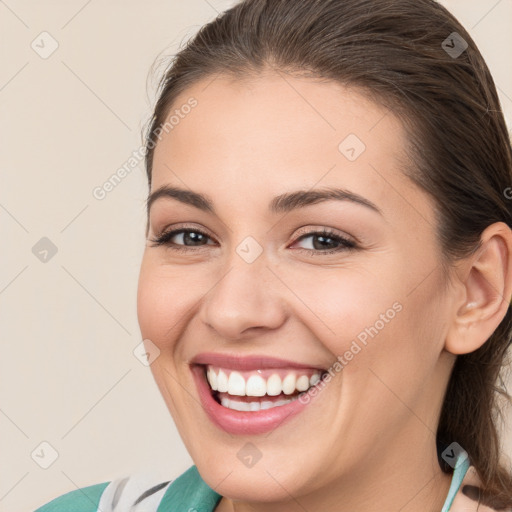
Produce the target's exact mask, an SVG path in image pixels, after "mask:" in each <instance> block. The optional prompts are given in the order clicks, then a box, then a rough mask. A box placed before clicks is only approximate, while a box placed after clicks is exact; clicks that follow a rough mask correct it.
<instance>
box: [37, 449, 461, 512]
mask: <svg viewBox="0 0 512 512" xmlns="http://www.w3.org/2000/svg"><path fill="white" fill-rule="evenodd" d="M468 468H469V461H468V459H467V458H461V457H459V459H458V460H457V464H456V465H455V469H454V472H453V476H452V482H451V486H450V489H449V491H448V495H447V497H446V501H445V503H444V505H443V508H442V510H441V512H449V510H450V507H451V505H452V503H453V500H454V498H455V496H456V494H457V493H458V492H459V489H460V486H461V484H462V481H463V479H464V476H465V475H466V472H467V470H468ZM109 484H110V482H104V483H101V484H96V485H91V486H89V487H83V488H81V489H76V490H74V491H71V492H68V493H67V494H64V495H62V496H59V497H58V498H56V499H54V500H53V501H51V502H50V503H47V504H46V505H43V506H42V507H40V508H38V509H37V510H36V511H35V512H98V507H99V505H100V500H101V498H102V495H103V493H104V492H105V489H106V488H107V487H108V485H109ZM166 487H167V488H166V490H165V493H164V494H163V496H162V498H161V500H160V501H159V503H158V506H157V508H156V509H154V508H153V509H147V508H145V509H144V510H145V511H147V512H150V510H154V511H155V512H175V511H176V512H189V511H194V512H213V511H214V510H215V507H216V506H217V504H218V503H219V501H220V500H221V498H222V496H221V495H220V494H218V493H216V492H215V491H214V490H213V489H211V488H210V487H209V486H208V485H207V484H206V482H205V481H204V480H203V479H202V478H201V475H200V474H199V472H198V471H197V467H196V466H192V467H190V468H189V469H188V470H187V471H185V472H184V473H183V474H181V475H180V476H179V477H178V478H176V479H175V480H173V481H172V482H170V483H169V485H167V486H166ZM148 492H149V491H148ZM146 494H147V493H146ZM141 497H142V496H141ZM141 497H139V500H138V501H139V503H141V505H142V504H143V503H144V499H142V501H141V500H140V498H141ZM142 506H143V505H142ZM110 510H115V509H114V508H110V509H107V510H105V509H104V508H103V507H102V508H101V512H110ZM134 510H137V509H136V508H135V509H134ZM140 510H142V508H141V509H140ZM120 512H121V511H120ZM123 512H124V511H123Z"/></svg>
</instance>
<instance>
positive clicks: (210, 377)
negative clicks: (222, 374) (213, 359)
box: [207, 366, 217, 391]
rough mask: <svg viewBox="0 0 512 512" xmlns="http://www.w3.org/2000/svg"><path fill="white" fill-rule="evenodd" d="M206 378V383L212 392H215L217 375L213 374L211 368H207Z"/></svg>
mask: <svg viewBox="0 0 512 512" xmlns="http://www.w3.org/2000/svg"><path fill="white" fill-rule="evenodd" d="M207 376H208V382H209V383H210V386H211V388H212V389H213V390H214V391H217V375H216V374H215V372H214V371H213V368H212V367H211V366H210V367H208V371H207Z"/></svg>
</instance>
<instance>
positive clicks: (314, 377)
mask: <svg viewBox="0 0 512 512" xmlns="http://www.w3.org/2000/svg"><path fill="white" fill-rule="evenodd" d="M317 382H320V375H318V373H314V374H313V375H311V377H310V379H309V385H310V386H314V385H315V384H316V383H317Z"/></svg>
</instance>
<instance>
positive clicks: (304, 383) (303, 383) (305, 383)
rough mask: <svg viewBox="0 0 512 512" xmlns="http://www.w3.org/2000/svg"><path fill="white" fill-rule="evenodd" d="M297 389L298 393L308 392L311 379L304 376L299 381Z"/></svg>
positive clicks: (296, 385)
mask: <svg viewBox="0 0 512 512" xmlns="http://www.w3.org/2000/svg"><path fill="white" fill-rule="evenodd" d="M295 387H296V388H297V390H298V391H306V389H308V388H309V377H308V376H307V375H302V376H300V377H299V378H298V379H297V383H296V384H295Z"/></svg>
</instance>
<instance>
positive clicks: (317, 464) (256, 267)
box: [138, 73, 453, 501]
mask: <svg viewBox="0 0 512 512" xmlns="http://www.w3.org/2000/svg"><path fill="white" fill-rule="evenodd" d="M185 105H194V106H193V107H192V108H189V107H185ZM176 110H178V112H176ZM171 114H172V115H175V118H174V119H173V120H172V121H171V126H172V128H171V129H170V130H168V133H165V132H163V133H162V136H161V140H160V141H159V142H158V144H157V146H156V150H155V154H154V163H153V175H152V187H151V192H155V191H156V190H157V189H159V188H160V187H164V186H165V187H174V188H175V189H181V190H183V193H182V194H181V195H179V197H176V195H175V194H171V193H170V192H169V193H163V194H160V195H159V197H158V198H156V199H155V200H154V201H153V202H152V204H151V207H150V216H149V233H148V242H147V245H146V248H145V252H144V257H143V261H142V266H141V271H140V280H139V289H138V318H139V324H140V328H141V333H142V336H143V338H144V339H145V340H150V342H148V341H146V344H147V347H148V351H149V352H150V353H151V352H153V353H156V354H158V351H159V355H158V357H156V359H155V360H154V362H153V363H152V364H151V370H152V372H153V375H154V378H155V380H156V383H157V385H158V386H159V389H160V391H161V393H162V395H163V398H164V400H165V402H166V404H167V406H168V408H169V410H170V412H171V414H172V416H173V418H174V420H175V422H176V425H177V427H178V429H179V432H180V434H181V436H182V438H183V441H184V443H185V445H186V447H187V449H188V451H189V453H190V455H191V457H192V458H193V460H194V462H195V464H196V465H197V467H198V469H199V471H200V473H201V475H202V476H203V478H204V479H205V481H206V482H207V483H208V484H209V485H210V486H211V487H213V488H215V490H216V491H217V492H219V493H220V494H223V495H226V496H230V497H232V498H234V499H247V500H255V501H262V500H268V501H278V500H287V499H289V496H290V495H292V496H300V495H306V494H308V493H312V492H314V491H318V490H319V489H321V488H327V487H328V486H330V485H336V482H337V481H340V479H344V481H345V482H351V484H352V488H353V489H355V488H356V487H357V485H358V482H360V481H361V480H362V479H363V480H364V478H363V477H362V476H363V475H365V478H367V477H368V475H370V474H373V475H376V472H378V471H382V474H381V475H380V476H381V477H382V478H383V479H386V478H388V477H389V476H390V475H392V477H393V480H395V478H396V475H397V474H398V473H397V472H398V471H399V470H400V468H401V467H410V464H409V465H407V464H406V465H404V458H405V459H406V460H407V461H408V462H410V458H411V457H414V458H415V459H416V458H417V457H418V460H420V461H421V464H422V465H423V464H424V463H425V462H426V459H427V460H428V461H435V462H433V464H434V463H435V464H436V465H437V459H435V455H434V454H435V435H434V433H435V431H436V425H437V420H438V414H439V410H440V405H441V402H442V398H443V393H444V390H445V387H446V384H447V381H448V377H449V371H450V368H451V364H452V362H453V357H452V355H451V354H448V353H447V352H445V351H443V343H444V335H445V333H446V330H447V326H448V315H449V314H450V295H449V292H448V290H449V288H445V286H444V279H445V278H444V276H443V274H442V272H441V266H440V253H439V248H438V245H437V243H436V239H435V226H436V224H435V220H434V210H433V203H432V201H431V200H430V198H429V197H428V196H427V195H426V194H425V193H424V192H423V191H421V190H420V189H419V188H418V187H416V186H415V185H413V184H412V183H411V182H410V181H409V180H408V179H407V178H406V177H405V176H404V175H403V173H402V171H401V170H400V168H399V165H400V164H399V158H401V157H403V149H404V145H405V133H404V130H403V128H402V125H401V124H400V122H399V121H398V120H397V118H395V117H394V116H393V114H392V112H390V111H387V110H385V109H384V108H382V107H380V106H378V105H376V104H375V103H373V102H371V101H369V100H368V99H366V98H365V96H363V95H362V94H361V93H360V92H358V91H357V90H354V89H347V88H344V87H342V86H340V85H337V84H334V83H332V82H323V83H320V82H315V81H312V80H311V79H305V78H302V79H301V78H292V77H290V76H285V75H279V74H270V73H269V74H267V75H262V76H260V77H259V78H257V79H254V80H253V81H243V82H241V81H234V80H229V79H228V78H226V77H222V76H219V77H217V78H215V79H214V80H213V79H212V78H211V77H210V78H208V79H207V80H203V81H201V82H199V83H197V84H196V85H194V86H193V87H190V88H189V89H187V90H186V91H184V92H183V93H182V94H181V95H180V96H179V98H178V99H177V101H176V102H175V103H174V104H173V107H172V112H171V113H170V115H171ZM177 120H178V121H177ZM341 189H343V190H344V191H346V192H347V194H348V193H350V194H353V196H350V195H347V194H346V195H345V196H343V195H342V194H341V193H338V194H337V195H336V193H334V192H332V193H331V195H328V194H327V195H322V196H319V195H318V196H315V195H314V194H315V191H322V192H325V191H327V190H333V191H334V190H341ZM195 194H201V195H202V196H205V197H206V198H207V200H208V201H210V205H209V206H210V209H208V208H207V207H206V206H205V203H202V202H201V201H199V200H198V199H197V196H195ZM290 195H291V196H290ZM289 196H290V197H289ZM315 197H316V199H315ZM276 198H279V199H276ZM365 203H366V204H365ZM370 204H373V205H374V207H371V206H369V205H370ZM185 228H186V229H187V230H189V231H188V232H185V233H183V232H178V233H176V234H174V235H173V236H171V237H167V244H162V245H157V244H155V243H153V242H151V241H150V240H154V239H156V238H157V237H158V236H159V235H161V234H162V233H163V232H169V231H170V230H178V231H179V230H180V229H185ZM323 230H327V231H328V233H327V234H326V235H322V231H323ZM201 233H204V234H203V235H201ZM339 237H341V238H344V239H346V240H347V241H348V242H347V243H343V242H340V241H339V240H340V239H339ZM155 346H156V347H157V348H158V350H156V348H155ZM212 354H213V355H217V356H219V357H221V359H217V360H215V359H213V358H212V357H211V355H212ZM223 356H235V358H240V359H239V360H233V359H222V357H223ZM251 356H257V357H266V358H277V359H280V360H284V362H279V361H277V362H276V361H270V360H268V359H267V360H260V361H256V362H254V360H250V359H248V358H250V357H251ZM209 361H210V362H211V366H212V369H213V371H214V372H216V373H218V371H219V368H221V369H223V373H224V374H225V375H226V377H227V378H229V379H230V383H229V385H232V386H234V387H231V388H229V390H230V391H232V393H231V394H232V396H233V401H234V402H236V403H240V402H243V405H242V406H241V407H245V404H246V403H247V402H257V403H258V405H255V408H260V407H261V405H260V403H261V402H262V401H265V400H266V401H269V402H271V405H272V406H273V407H271V408H269V409H264V410H260V411H249V412H241V411H237V410H231V409H230V408H227V407H224V406H222V405H220V404H219V403H217V402H216V401H215V400H214V398H213V397H212V396H211V394H212V393H211V392H210V391H209V388H206V386H207V384H206V382H207V381H206V379H205V377H204V369H205V365H206V364H207V363H208V362H209ZM247 361H249V362H247ZM196 362H200V363H202V365H200V366H198V365H196V364H194V363H196ZM250 363H254V364H253V366H251V364H250ZM272 363H273V364H272ZM244 364H245V366H244ZM293 364H295V365H300V366H301V367H302V368H298V367H294V366H293ZM206 368H208V367H206ZM258 369H260V370H261V371H259V372H258ZM315 369H316V370H324V371H329V373H328V374H327V375H329V376H330V377H324V378H325V380H322V381H320V382H319V383H318V384H317V385H316V387H315V388H314V390H312V391H310V392H309V393H308V394H307V395H302V396H301V398H300V400H294V401H293V402H291V403H290V404H286V405H277V406H276V405H275V403H276V402H275V400H276V398H275V396H277V395H273V396H272V397H270V398H269V397H268V396H265V397H262V398H261V397H258V396H252V397H249V398H244V397H242V398H241V395H236V393H237V392H238V391H235V388H236V382H239V383H240V382H241V384H240V385H241V386H242V389H245V391H247V387H248V381H249V378H250V377H251V378H252V384H251V385H250V386H249V387H250V388H251V390H253V391H254V390H257V389H259V388H261V383H262V382H263V388H262V389H263V392H265V389H266V392H267V393H281V394H280V395H279V397H280V398H283V399H286V396H290V397H291V398H294V397H295V396H296V394H292V395H288V394H287V393H286V392H283V391H282V387H281V388H279V386H277V388H276V389H277V391H269V390H271V389H272V390H273V389H274V388H273V385H272V384H271V383H270V382H268V381H267V379H269V378H270V377H271V376H272V375H273V374H276V375H278V376H279V377H280V379H277V383H278V384H280V383H281V385H282V381H283V380H284V379H286V378H287V379H288V380H287V384H286V386H292V387H291V388H286V389H287V390H288V391H290V390H291V389H292V388H293V384H290V382H292V383H293V379H294V378H293V376H290V375H295V378H296V379H299V378H300V377H301V376H302V375H306V382H307V381H308V378H310V377H311V376H313V374H314V373H315ZM233 372H237V373H239V374H240V375H241V376H242V377H245V378H244V379H242V380H240V375H238V374H237V373H235V376H234V377H233V378H231V377H230V375H231V373H233ZM260 378H263V379H264V380H263V381H262V380H261V379H260ZM272 378H273V379H274V380H276V378H275V377H272ZM221 379H222V377H218V380H221ZM313 379H314V377H313ZM265 382H266V383H267V388H265V387H264V384H265ZM301 382H302V384H303V383H304V378H302V379H301ZM313 382H314V380H313ZM310 383H311V380H310V381H309V383H308V384H306V385H310ZM302 384H301V385H302ZM217 385H221V384H220V383H218V384H217ZM222 385H225V382H224V383H223V384H222ZM253 385H254V386H253ZM299 387H300V386H299ZM205 389H207V390H208V397H207V398H205V395H204V390H205ZM224 389H225V388H224ZM253 391H251V393H252V392H253ZM242 393H243V391H242ZM255 393H256V394H257V393H258V392H257V391H256V392H255ZM201 394H202V395H203V396H202V397H201ZM221 395H222V396H223V397H226V396H228V395H227V393H226V391H224V392H222V393H221ZM203 400H204V401H205V403H204V404H203ZM212 403H213V404H214V405H212ZM299 403H300V407H297V404H299ZM205 404H206V405H205ZM235 407H238V406H236V405H235ZM285 408H287V409H285ZM219 411H220V412H219ZM282 411H285V412H284V413H283V412H282ZM425 458H426V459H425ZM377 460H381V461H386V463H385V464H382V465H376V464H375V461H377ZM393 472H394V473H393ZM262 488H264V489H265V496H264V497H262V496H261V489H262Z"/></svg>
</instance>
